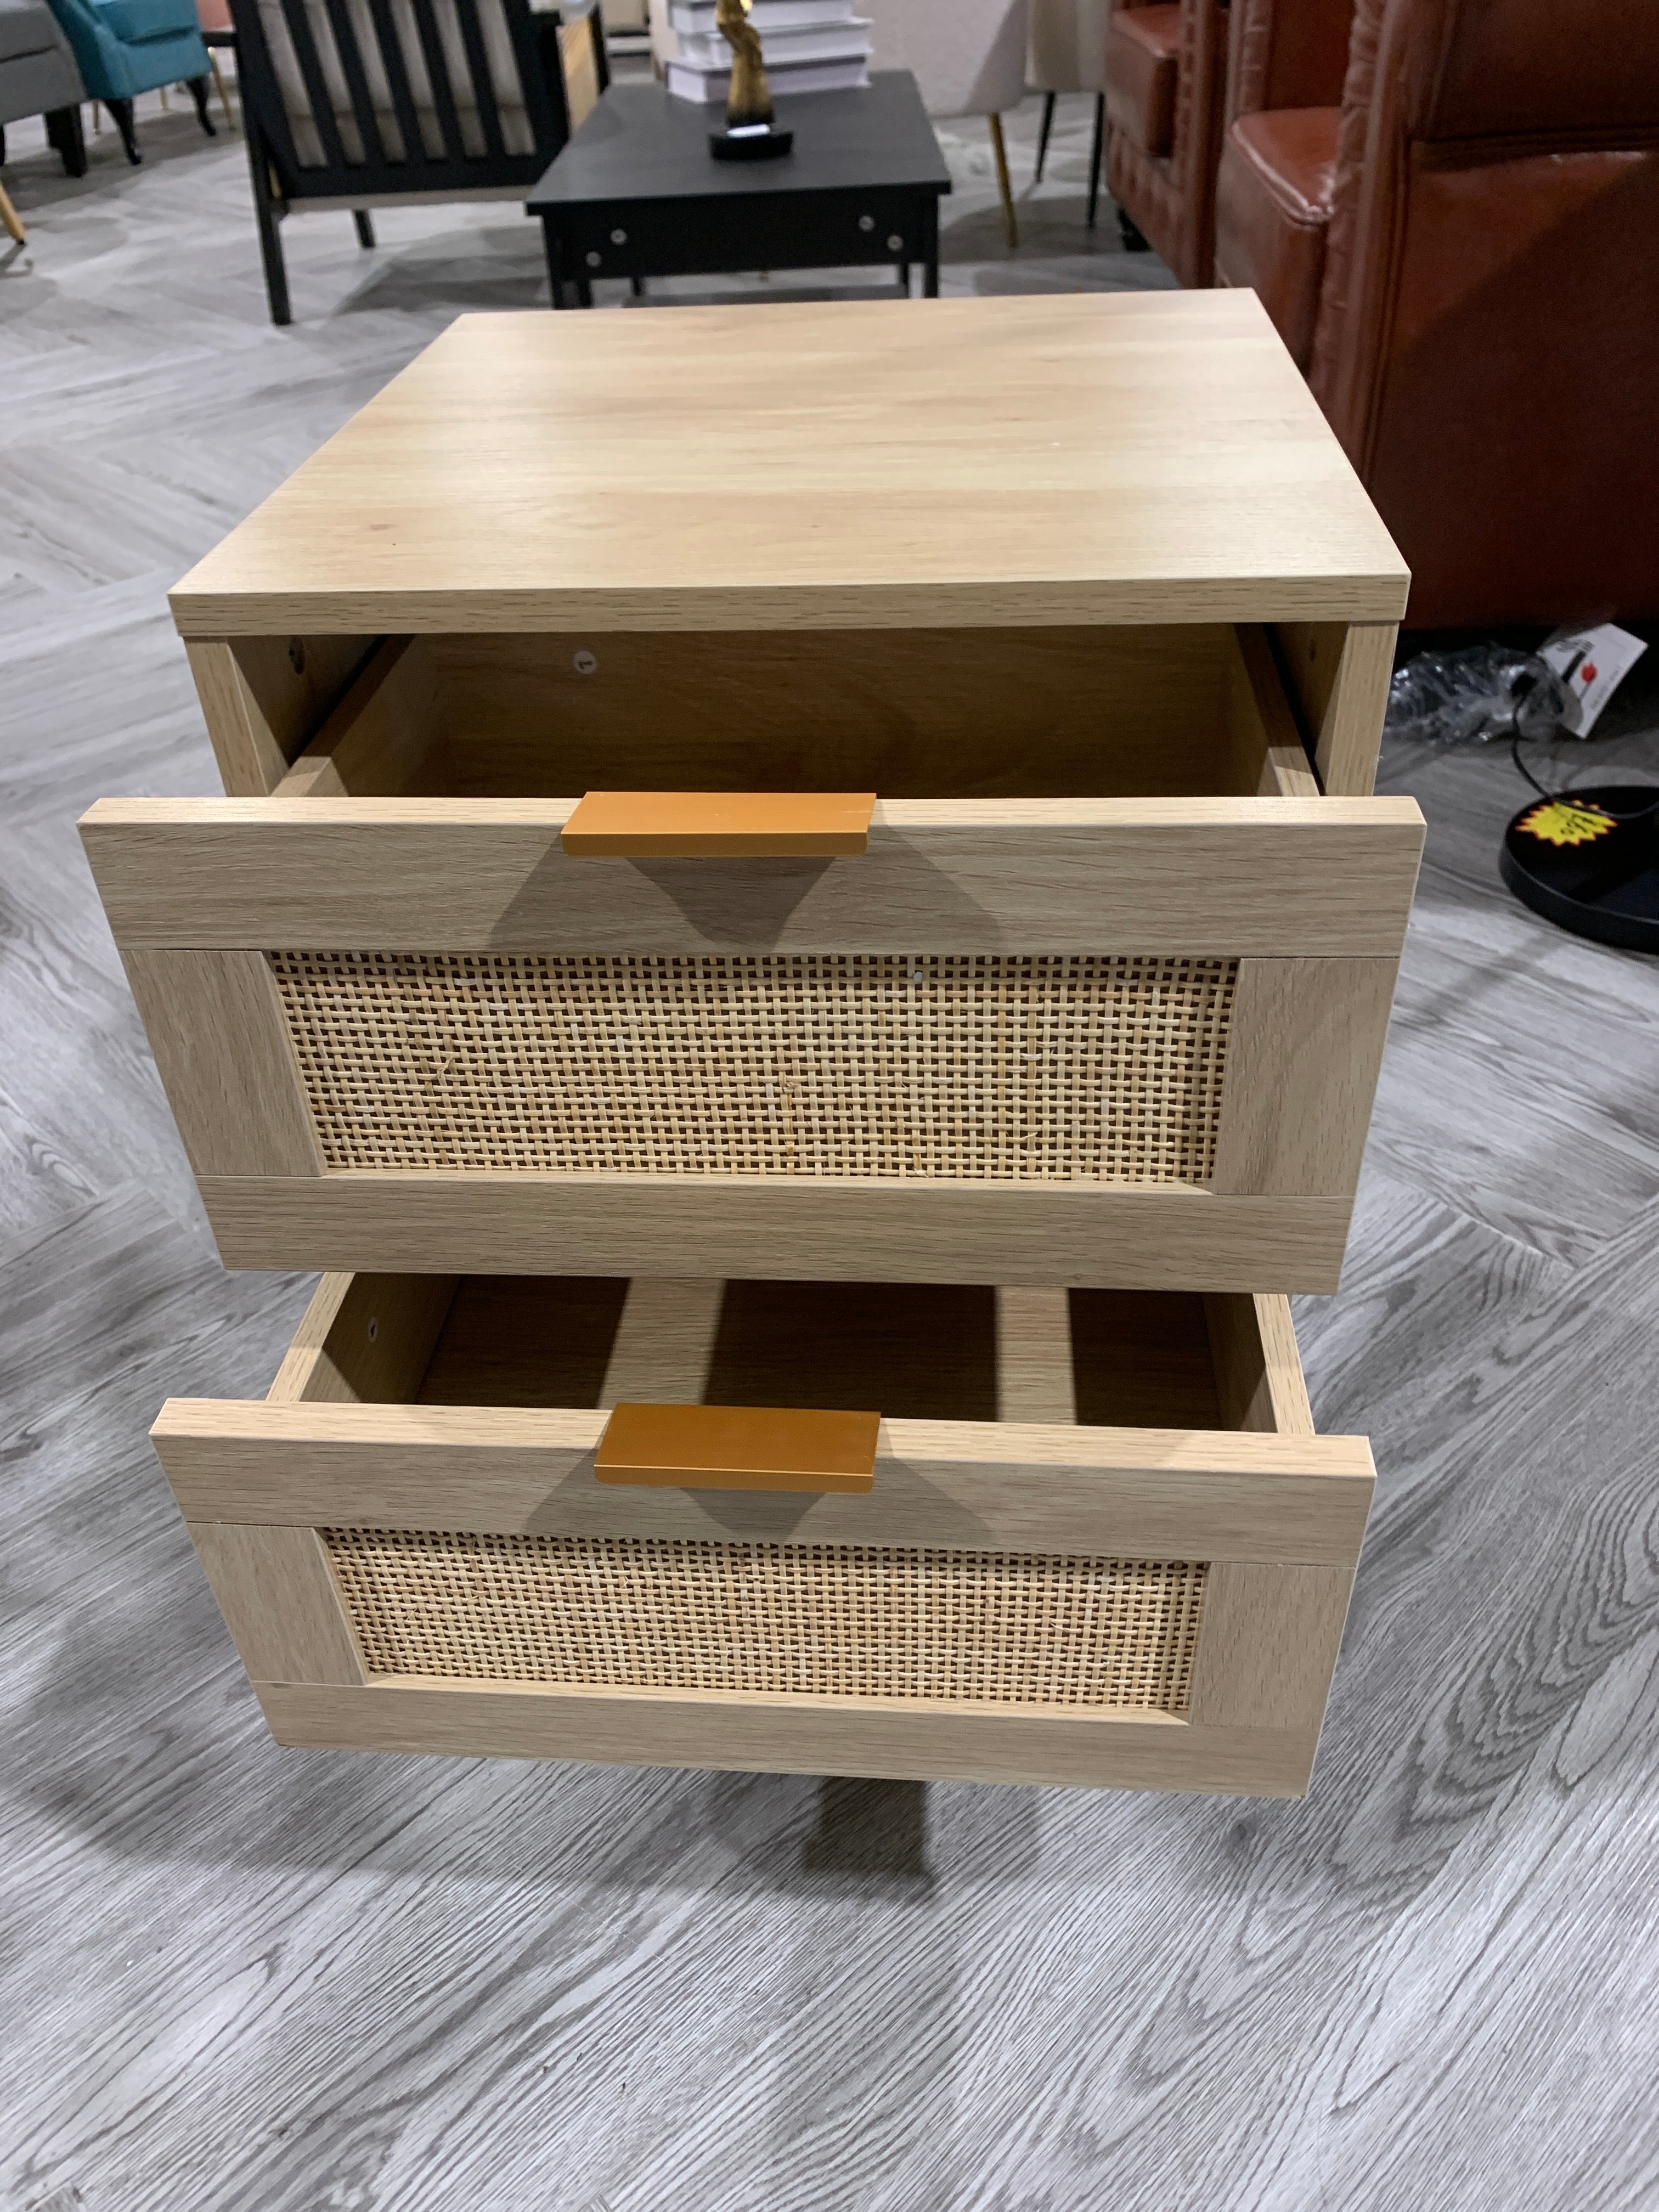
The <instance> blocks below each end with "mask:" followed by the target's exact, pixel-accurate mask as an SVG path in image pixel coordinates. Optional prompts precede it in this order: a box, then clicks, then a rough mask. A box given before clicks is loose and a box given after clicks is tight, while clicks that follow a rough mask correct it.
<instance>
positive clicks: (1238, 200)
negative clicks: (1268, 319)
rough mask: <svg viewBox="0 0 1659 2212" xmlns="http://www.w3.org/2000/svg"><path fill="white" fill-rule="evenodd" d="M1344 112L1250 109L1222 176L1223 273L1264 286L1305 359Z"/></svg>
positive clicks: (1232, 140)
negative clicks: (1339, 128) (1258, 111)
mask: <svg viewBox="0 0 1659 2212" xmlns="http://www.w3.org/2000/svg"><path fill="white" fill-rule="evenodd" d="M1341 119H1342V111H1341V109H1340V107H1279V108H1267V109H1265V110H1263V112H1261V114H1259V115H1241V116H1240V117H1239V118H1238V119H1237V122H1236V123H1235V124H1234V125H1233V126H1232V128H1231V130H1230V131H1228V133H1227V143H1226V144H1225V146H1224V147H1223V149H1222V153H1221V167H1220V171H1219V173H1218V176H1217V178H1216V203H1215V265H1216V270H1217V273H1218V275H1219V276H1221V277H1222V278H1223V279H1224V280H1225V282H1226V283H1229V284H1248V285H1251V286H1253V287H1254V288H1255V290H1256V291H1257V292H1258V293H1259V294H1260V295H1261V304H1262V306H1263V307H1265V308H1266V309H1267V313H1269V314H1270V315H1271V316H1272V317H1273V323H1274V325H1275V326H1276V328H1277V329H1278V331H1279V336H1280V337H1282V338H1283V339H1284V341H1285V344H1286V345H1287V346H1288V347H1289V348H1290V349H1291V353H1292V355H1293V356H1295V359H1296V364H1297V368H1302V369H1305V368H1307V366H1308V364H1309V362H1310V360H1311V359H1312V357H1313V342H1314V325H1315V322H1316V319H1317V317H1318V313H1319V287H1320V282H1321V279H1322V276H1324V273H1325V233H1326V228H1327V226H1328V223H1329V222H1330V215H1331V195H1332V191H1333V188H1334V184H1335V180H1336V140H1337V131H1338V126H1339V125H1340V122H1341Z"/></svg>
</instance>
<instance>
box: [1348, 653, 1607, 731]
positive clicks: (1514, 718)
mask: <svg viewBox="0 0 1659 2212" xmlns="http://www.w3.org/2000/svg"><path fill="white" fill-rule="evenodd" d="M1568 718H1569V707H1568V698H1567V690H1566V687H1565V684H1563V683H1562V681H1561V679H1560V678H1559V676H1557V674H1556V673H1555V671H1554V670H1553V668H1552V667H1551V666H1550V665H1549V664H1548V662H1547V661H1545V660H1541V659H1540V658H1539V656H1538V654H1537V653H1522V652H1521V651H1520V650H1519V648H1518V647H1514V646H1507V645H1468V646H1464V647H1462V649H1461V650H1460V651H1458V652H1455V653H1419V654H1418V656H1417V658H1416V659H1414V660H1408V661H1407V663H1406V665H1405V666H1404V667H1403V668H1401V669H1396V670H1395V677H1394V681H1393V682H1392V683H1391V684H1389V714H1388V727H1389V730H1390V731H1391V732H1394V733H1395V735H1397V736H1401V737H1408V738H1427V739H1428V740H1429V741H1430V742H1431V744H1442V745H1465V744H1487V743H1489V742H1490V741H1491V740H1492V739H1493V738H1512V737H1514V736H1516V733H1517V732H1518V733H1519V734H1520V735H1521V736H1522V737H1523V738H1548V737H1553V736H1555V735H1556V734H1557V733H1558V732H1561V731H1563V730H1565V728H1566V727H1567V724H1568Z"/></svg>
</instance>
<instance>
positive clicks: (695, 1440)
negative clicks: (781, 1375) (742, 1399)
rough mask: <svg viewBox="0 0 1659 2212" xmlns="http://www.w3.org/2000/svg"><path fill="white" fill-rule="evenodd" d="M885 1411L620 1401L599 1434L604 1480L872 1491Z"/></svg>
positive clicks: (597, 1469) (597, 1465) (598, 1467)
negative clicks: (865, 1411)
mask: <svg viewBox="0 0 1659 2212" xmlns="http://www.w3.org/2000/svg"><path fill="white" fill-rule="evenodd" d="M880 1426H881V1415H880V1414H879V1413H817V1412H810V1411H806V1410H804V1409H802V1408H800V1407H793V1406H788V1407H784V1406H641V1405H623V1406H618V1407H616V1408H615V1409H614V1410H613V1412H612V1413H611V1419H609V1421H607V1422H606V1424H605V1434H604V1435H603V1436H602V1437H600V1439H599V1454H598V1456H597V1457H596V1458H595V1460H594V1462H593V1472H594V1473H595V1474H597V1475H598V1476H599V1480H600V1481H601V1482H629V1483H641V1484H647V1485H651V1486H656V1487H659V1488H663V1487H675V1488H678V1489H682V1490H855V1491H862V1490H869V1489H870V1488H872V1486H873V1485H874V1482H875V1479H876V1437H877V1433H878V1431H879V1429H880Z"/></svg>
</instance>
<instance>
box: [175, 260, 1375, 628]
mask: <svg viewBox="0 0 1659 2212" xmlns="http://www.w3.org/2000/svg"><path fill="white" fill-rule="evenodd" d="M1406 589H1407V569H1406V567H1405V564H1404V562H1402V561H1401V557H1400V555H1399V553H1398V551H1397V550H1396V549H1395V545H1394V544H1393V543H1392V541H1391V540H1390V538H1389V534H1388V532H1387V531H1386V530H1385V529H1384V528H1383V524H1382V522H1381V520H1379V518H1378V516H1377V515H1376V511H1375V510H1374V508H1373V507H1371V504H1370V501H1369V500H1368V499H1367V498H1366V496H1365V494H1364V490H1363V489H1361V486H1360V484H1359V483H1358V478H1357V477H1355V475H1354V473H1353V471H1352V468H1351V467H1350V466H1349V464H1348V462H1347V460H1346V457H1345V456H1344V454H1343V453H1342V451H1341V448H1340V447H1339V445H1338V444H1337V442H1336V440H1335V439H1334V436H1333V435H1332V434H1331V432H1330V430H1329V429H1328V427H1327V425H1326V423H1325V421H1324V418H1323V416H1322V415H1321V413H1320V410H1319V409H1318V407H1317V405H1316V404H1315V402H1314V400H1313V398H1312V397H1311V395H1310V393H1309V392H1308V390H1307V387H1306V386H1305V385H1304V382H1303V380H1302V378H1301V376H1300V375H1299V374H1298V373H1297V369H1296V368H1295V366H1294V364H1293V363H1292V362H1291V358H1290V356H1289V355H1288V354H1287V353H1286V352H1285V349H1284V347H1283V345H1282V344H1281V343H1280V342H1279V337H1277V335H1276V333H1275V332H1274V331H1273V327H1272V325H1270V323H1269V322H1268V320H1267V316H1266V314H1265V313H1263V312H1262V309H1261V306H1260V304H1259V302H1258V301H1257V300H1256V299H1255V295H1254V294H1251V293H1243V292H1229V291H1216V292H1201V293H1150V294H1118V295H1111V294H1099V293H1077V294H1062V295H1048V296H1042V297H1027V298H991V299H949V300H937V301H912V302H910V303H909V304H908V306H902V305H895V304H892V303H889V302H885V301H857V302H854V301H838V302H832V303H827V304H821V305H817V304H815V305H801V306H778V307H767V308H765V309H764V310H758V309H756V308H754V307H711V308H698V309H677V310H674V311H673V312H667V311H665V312H662V313H619V314H598V315H583V316H576V315H571V316H553V315H549V314H545V313H532V314H501V315H464V316H462V317H460V318H459V320H457V321H456V322H455V323H454V324H453V325H451V327H450V328H449V329H448V330H447V331H445V332H444V334H443V335H442V336H441V337H439V338H438V339H437V340H436V341H435V343H434V344H432V345H431V346H430V347H428V349H427V350H426V352H424V353H423V354H422V355H421V356H419V357H418V359H416V361H415V362H412V363H411V364H410V367H409V368H406V369H404V372H403V373H402V374H401V375H399V376H397V377H395V378H394V379H393V380H392V382H391V383H390V384H389V385H388V386H386V389H385V390H384V391H383V392H381V393H380V395H379V396H378V397H377V398H374V399H373V400H371V401H370V403H369V404H368V406H367V407H365V408H364V409H363V410H362V412H361V413H360V414H358V415H357V416H356V417H355V418H354V419H353V420H352V421H351V422H349V423H347V425H346V426H345V428H343V430H341V431H340V432H339V433H338V434H337V435H336V436H335V437H333V438H332V439H331V440H330V441H328V443H327V444H326V445H325V446H324V447H322V448H321V450H320V451H319V453H316V454H315V455H313V458H312V459H310V460H308V461H307V462H306V463H305V465H303V466H302V467H301V468H300V469H299V470H298V471H296V472H295V474H294V475H293V476H292V477H289V480H288V482H287V483H285V484H283V485H282V486H281V487H280V489H278V490H277V491H276V492H275V493H274V494H273V495H271V497H270V498H269V499H268V500H266V501H265V502H264V505H263V506H261V507H258V508H257V509H256V510H255V511H254V513H252V515H251V516H249V518H248V519H247V520H246V521H245V522H244V523H242V524H241V525H240V527H238V528H237V529H236V530H234V531H233V532H231V534H230V536H229V537H228V538H226V539H225V540H224V542H223V543H222V544H221V545H220V546H218V547H217V549H216V550H215V551H214V552H212V553H210V555H209V556H208V557H207V558H206V559H205V560H204V561H203V562H201V563H200V564H199V565H198V566H197V568H194V569H192V570H191V573H190V574H189V575H188V576H186V577H185V579H184V580H183V582H182V583H180V584H179V586H178V587H177V589H176V590H175V592H173V611H174V615H175V617H176V618H177V621H178V624H179V629H180V630H181V631H182V632H183V633H184V635H185V636H187V637H195V638H204V637H223V636H227V635H250V634H260V633H265V634H281V633H283V632H285V631H289V630H302V631H307V632H310V633H313V634H316V633H319V632H328V631H366V632H378V631H400V632H402V631H407V632H421V631H425V632H434V631H454V630H498V631H499V630H531V629H552V630H558V629H571V628H576V627H585V628H588V629H787V628H793V627H799V628H815V629H832V628H833V629H847V628H857V627H872V626H887V627H908V626H910V625H914V624H917V623H927V624H932V625H934V626H963V627H979V626H983V625H986V624H998V623H1002V624H1016V625H1021V626H1026V625H1030V624H1034V623H1092V622H1103V623H1152V622H1161V623H1168V622H1184V621H1192V622H1202V621H1217V620H1231V621H1257V620H1268V621H1294V620H1303V621H1310V622H1357V623H1389V622H1394V621H1396V620H1397V619H1398V618H1399V617H1400V615H1401V612H1402V611H1403V610H1404V607H1405V603H1406Z"/></svg>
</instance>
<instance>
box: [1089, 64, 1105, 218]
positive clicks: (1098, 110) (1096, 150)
mask: <svg viewBox="0 0 1659 2212" xmlns="http://www.w3.org/2000/svg"><path fill="white" fill-rule="evenodd" d="M1105 143H1106V95H1105V94H1104V93H1103V92H1099V93H1097V94H1095V140H1094V144H1093V145H1092V146H1091V148H1090V149H1089V228H1090V229H1091V230H1092V229H1093V228H1094V227H1095V214H1096V211H1097V209H1098V208H1099V206H1100V157H1101V155H1102V153H1103V151H1104V149H1105Z"/></svg>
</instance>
